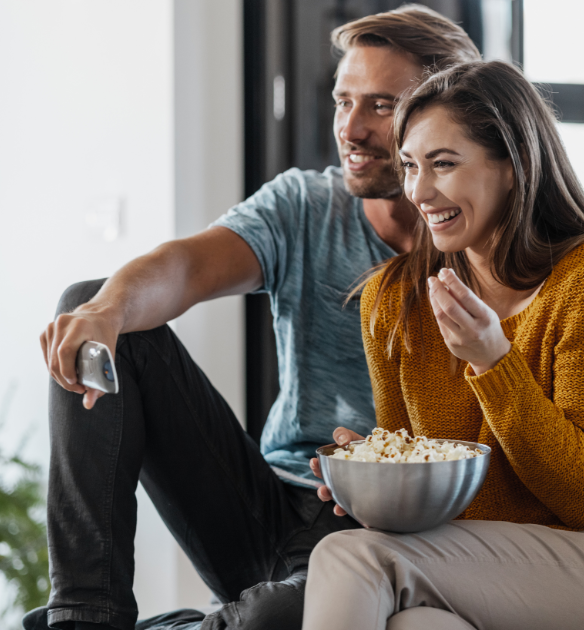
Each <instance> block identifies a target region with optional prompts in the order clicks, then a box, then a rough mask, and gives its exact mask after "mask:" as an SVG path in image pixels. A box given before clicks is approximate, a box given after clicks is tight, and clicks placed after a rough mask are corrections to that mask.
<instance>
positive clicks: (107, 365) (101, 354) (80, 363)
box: [77, 341, 120, 394]
mask: <svg viewBox="0 0 584 630" xmlns="http://www.w3.org/2000/svg"><path fill="white" fill-rule="evenodd" d="M77 375H78V376H79V382H80V383H83V385H85V386H87V387H91V389H99V391H101V392H105V393H106V394H117V393H118V391H119V389H120V388H119V384H118V375H117V373H116V366H115V364H114V360H113V358H112V355H111V352H110V351H109V348H108V347H107V346H106V345H104V344H103V343H98V342H97V341H86V342H85V343H84V344H83V345H82V346H81V348H79V352H78V353H77Z"/></svg>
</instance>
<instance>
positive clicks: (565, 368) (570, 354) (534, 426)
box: [466, 313, 584, 529]
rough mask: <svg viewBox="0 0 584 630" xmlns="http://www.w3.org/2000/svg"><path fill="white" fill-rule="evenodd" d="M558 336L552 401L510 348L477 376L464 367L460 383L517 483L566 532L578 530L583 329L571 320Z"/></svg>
mask: <svg viewBox="0 0 584 630" xmlns="http://www.w3.org/2000/svg"><path fill="white" fill-rule="evenodd" d="M576 314H577V315H578V318H577V319H581V316H580V313H576ZM564 331H565V333H564V334H563V335H562V338H561V339H560V340H558V342H557V343H556V346H555V361H554V367H553V378H554V381H553V391H554V394H553V400H550V399H549V398H547V397H546V396H545V394H544V392H543V390H542V389H541V387H540V386H539V385H538V383H537V382H536V380H535V378H534V376H533V373H532V372H531V370H530V368H529V365H528V364H527V361H526V360H525V357H524V356H523V355H522V354H521V352H520V351H519V349H518V348H517V346H516V345H515V344H513V346H512V348H511V351H510V352H509V353H508V354H507V355H506V356H505V357H504V358H503V359H502V360H501V361H500V362H499V363H498V364H497V365H496V366H495V367H494V368H493V369H491V370H489V371H487V372H485V373H484V374H481V375H480V376H475V375H474V372H473V370H472V368H470V366H468V367H467V370H466V380H467V382H468V383H469V384H470V386H471V387H472V388H473V390H474V392H475V394H476V396H477V398H478V400H479V402H480V405H481V407H482V410H483V413H484V415H485V419H486V420H487V422H488V423H489V425H490V427H491V430H492V431H493V433H494V434H495V436H496V438H497V440H498V442H499V443H500V445H501V447H502V448H503V450H504V452H505V454H506V456H507V459H508V460H509V462H510V464H511V466H513V469H514V470H515V472H516V473H517V475H518V477H519V478H520V479H521V481H522V482H523V483H524V484H525V486H526V487H527V488H528V489H529V490H530V491H531V492H532V493H533V494H534V495H535V496H536V497H537V498H538V499H539V500H540V501H541V502H542V503H544V504H545V505H546V506H547V507H548V508H549V509H550V510H551V511H552V512H554V513H555V514H556V515H557V516H558V517H559V518H560V519H561V520H562V522H563V523H565V524H566V525H567V526H568V527H571V528H573V529H582V528H584V483H583V480H584V432H583V427H584V382H583V379H582V375H583V374H584V349H583V348H582V339H583V337H584V330H583V325H582V324H581V323H579V322H577V321H574V322H573V325H569V326H565V327H564Z"/></svg>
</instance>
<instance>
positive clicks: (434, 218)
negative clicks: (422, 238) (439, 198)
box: [428, 208, 462, 223]
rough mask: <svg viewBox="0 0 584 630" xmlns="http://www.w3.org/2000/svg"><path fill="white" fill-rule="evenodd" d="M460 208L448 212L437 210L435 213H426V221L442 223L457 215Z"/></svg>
mask: <svg viewBox="0 0 584 630" xmlns="http://www.w3.org/2000/svg"><path fill="white" fill-rule="evenodd" d="M461 212H462V210H460V208H458V209H457V210H450V211H449V212H437V213H435V214H429V215H428V223H444V221H450V219H453V218H454V217H457V216H458V215H459V214H460V213H461Z"/></svg>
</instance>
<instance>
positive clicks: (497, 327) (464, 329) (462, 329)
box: [428, 269, 511, 376]
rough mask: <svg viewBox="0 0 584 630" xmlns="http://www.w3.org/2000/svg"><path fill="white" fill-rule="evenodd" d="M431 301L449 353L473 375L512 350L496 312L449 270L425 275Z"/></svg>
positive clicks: (492, 365) (491, 365)
mask: <svg viewBox="0 0 584 630" xmlns="http://www.w3.org/2000/svg"><path fill="white" fill-rule="evenodd" d="M428 285H429V293H430V303H431V304H432V309H433V311H434V315H435V316H436V320H437V322H438V326H439V327H440V332H441V333H442V336H443V337H444V341H445V342H446V345H447V346H448V348H449V350H450V352H452V354H453V355H454V356H455V357H458V358H459V359H462V360H463V361H468V363H470V365H471V367H472V369H473V370H474V372H475V374H476V375H477V376H478V375H479V374H483V372H486V371H487V370H490V369H491V368H494V367H495V365H497V363H499V361H500V360H501V359H502V358H503V357H504V356H505V355H506V354H507V353H508V352H509V350H511V343H510V342H509V340H508V339H507V337H505V333H504V332H503V329H502V328H501V322H500V321H499V317H498V316H497V313H495V311H494V310H493V309H492V308H490V307H489V306H487V305H486V304H485V303H484V302H483V301H482V300H481V299H479V298H478V297H477V296H476V295H475V294H474V293H473V292H472V291H471V290H470V289H469V288H468V287H467V286H466V285H464V284H463V283H462V282H461V281H460V280H459V278H458V276H457V275H456V274H455V273H454V271H452V269H441V270H440V273H439V274H438V278H434V277H430V278H428Z"/></svg>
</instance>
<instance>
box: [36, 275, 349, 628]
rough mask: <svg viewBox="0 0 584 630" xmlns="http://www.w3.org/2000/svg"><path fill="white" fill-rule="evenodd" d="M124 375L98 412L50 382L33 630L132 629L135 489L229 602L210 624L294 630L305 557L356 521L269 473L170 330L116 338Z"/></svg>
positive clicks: (91, 290)
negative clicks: (78, 628)
mask: <svg viewBox="0 0 584 630" xmlns="http://www.w3.org/2000/svg"><path fill="white" fill-rule="evenodd" d="M102 283H103V280H99V281H91V282H83V283H79V284H76V285H73V286H72V287H70V288H69V289H68V290H67V291H66V292H65V294H64V295H63V297H62V298H61V302H60V304H59V307H58V313H61V312H69V311H71V310H73V309H74V308H75V307H76V306H78V305H79V304H82V303H85V302H86V301H88V300H89V299H91V298H92V297H93V296H94V295H95V293H96V292H97V291H98V290H99V288H100V287H101V285H102ZM116 368H117V371H118V376H119V379H120V388H121V389H120V393H119V394H118V395H116V396H112V395H108V396H104V397H103V398H101V399H100V400H99V401H98V403H97V405H96V406H95V408H94V409H92V410H91V411H87V410H85V409H84V408H83V406H82V402H81V401H82V399H81V396H79V395H78V394H73V393H71V392H67V391H66V390H64V389H63V388H61V387H60V386H59V385H57V384H56V383H55V382H52V383H51V390H50V429H51V465H50V473H49V496H48V534H49V553H50V563H51V583H52V592H51V597H50V600H49V603H48V612H45V611H41V612H40V613H38V614H37V616H36V617H35V618H34V619H33V618H32V617H29V619H28V620H25V626H26V627H29V628H40V627H41V626H42V623H43V622H42V621H40V622H39V619H40V618H42V617H43V616H44V617H45V618H46V619H47V621H48V623H49V624H50V625H54V626H56V627H61V628H67V627H68V626H71V625H72V624H71V622H73V621H85V622H92V623H102V624H106V625H109V626H113V627H115V628H119V629H120V630H133V629H134V627H135V623H136V619H137V615H138V611H137V608H136V601H135V599H134V595H133V593H132V583H133V577H134V557H133V553H134V533H135V529H136V497H135V491H136V486H137V484H138V480H140V481H141V482H142V484H143V486H144V488H145V489H146V491H147V492H148V494H149V496H150V498H151V499H152V501H153V503H154V505H155V506H156V508H157V509H158V512H159V513H160V515H161V517H162V518H163V520H164V522H165V523H166V525H167V527H168V528H169V530H170V531H171V532H172V534H173V536H174V537H175V538H176V540H177V541H178V543H179V544H180V545H181V547H182V548H183V549H184V551H185V553H186V554H187V556H188V557H189V558H190V560H191V562H192V563H193V565H194V566H195V567H196V569H197V571H198V572H199V574H200V575H201V577H202V578H203V580H204V581H205V582H206V584H207V585H208V586H209V587H210V588H211V590H212V591H213V592H214V593H215V594H216V595H217V596H218V597H219V599H220V600H221V601H222V602H224V603H226V604H227V605H226V606H224V607H223V608H222V609H221V610H220V611H219V612H218V613H215V614H213V615H210V616H209V617H208V618H207V619H206V620H205V621H204V623H203V628H254V629H261V628H265V629H266V630H268V629H270V630H276V629H278V630H286V629H288V628H290V630H292V629H297V630H299V629H300V627H301V623H302V606H303V597H304V583H305V572H306V566H307V563H308V557H309V555H310V552H311V551H312V549H313V548H314V546H315V545H316V544H317V543H318V542H319V541H320V540H321V539H322V538H323V537H324V536H326V535H327V534H328V533H330V532H333V531H339V530H343V529H350V528H354V527H358V524H357V523H356V522H355V521H353V520H352V519H350V518H349V517H343V518H339V517H336V516H334V515H333V513H332V505H331V504H330V503H329V504H323V503H322V502H321V501H320V500H319V499H318V497H317V496H316V492H315V491H314V490H311V489H305V488H298V487H294V486H291V485H289V484H286V483H283V482H282V481H281V480H280V479H279V478H278V477H277V476H276V475H275V474H274V472H273V471H272V470H271V468H270V467H269V466H268V464H267V463H266V461H265V460H264V458H263V457H262V455H261V453H260V451H259V449H258V447H257V445H256V444H255V443H254V442H253V441H252V440H251V439H250V438H249V436H248V435H247V433H245V431H244V430H243V429H242V428H241V426H240V424H239V422H238V421H237V419H236V418H235V416H234V415H233V412H232V411H231V409H230V408H229V406H228V405H227V403H226V402H225V401H224V400H223V398H222V397H221V395H220V394H219V393H218V392H217V391H216V390H215V389H214V387H213V386H212V385H211V383H210V382H209V381H208V380H207V378H206V377H205V375H204V374H203V372H202V371H201V370H200V369H199V368H198V367H197V365H195V363H194V362H193V360H192V359H191V357H190V356H189V355H188V353H187V352H186V350H185V348H184V347H183V345H182V344H181V343H180V341H179V340H178V338H177V337H176V336H175V335H174V333H173V332H172V331H171V330H170V328H169V327H168V326H161V327H160V328H156V329H154V330H150V331H146V332H136V333H130V334H125V335H121V336H120V338H119V341H118V345H117V350H116ZM291 576H292V577H291ZM230 602H231V603H230ZM201 618H202V616H201V615H200V613H196V612H195V611H177V612H176V613H173V614H170V615H166V616H163V617H160V618H155V619H152V620H147V621H145V622H140V623H139V627H140V629H141V630H145V629H146V628H148V627H155V626H156V627H158V628H160V627H165V628H170V627H171V626H172V628H181V627H182V628H188V627H194V626H193V624H194V623H195V621H196V620H197V619H201ZM27 623H28V626H27ZM39 623H40V624H41V625H38V624H39ZM44 623H46V621H45V622H44ZM34 624H37V625H34Z"/></svg>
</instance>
